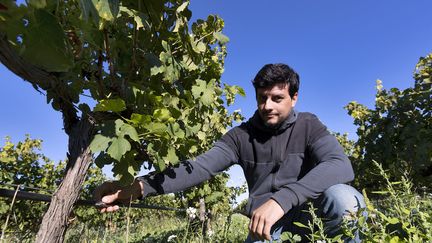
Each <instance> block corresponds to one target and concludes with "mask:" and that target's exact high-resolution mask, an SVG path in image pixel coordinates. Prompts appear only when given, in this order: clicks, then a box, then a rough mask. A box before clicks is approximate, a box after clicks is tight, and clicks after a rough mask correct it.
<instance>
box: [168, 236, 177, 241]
mask: <svg viewBox="0 0 432 243" xmlns="http://www.w3.org/2000/svg"><path fill="white" fill-rule="evenodd" d="M175 238H177V235H170V236H168V240H167V241H168V242H171V241H174V239H175Z"/></svg>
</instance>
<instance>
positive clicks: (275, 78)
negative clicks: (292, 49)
mask: <svg viewBox="0 0 432 243" xmlns="http://www.w3.org/2000/svg"><path fill="white" fill-rule="evenodd" d="M280 83H286V84H288V88H289V95H290V96H291V97H293V96H294V94H295V93H297V92H298V90H299V86H300V76H299V75H298V74H297V73H296V71H294V69H292V68H291V67H290V66H288V65H286V64H283V63H276V64H266V65H264V67H262V68H261V69H260V70H259V71H258V73H257V75H256V76H255V78H254V79H253V80H252V84H253V86H254V87H255V90H256V89H257V88H268V87H272V86H274V85H275V84H280Z"/></svg>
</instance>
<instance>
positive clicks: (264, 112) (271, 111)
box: [256, 84, 298, 127]
mask: <svg viewBox="0 0 432 243" xmlns="http://www.w3.org/2000/svg"><path fill="white" fill-rule="evenodd" d="M297 96H298V94H297V93H295V94H294V96H293V97H292V98H291V97H290V95H289V92H288V84H276V85H274V86H272V87H268V88H258V89H257V90H256V99H257V104H258V113H259V115H260V117H261V119H262V120H263V121H264V124H265V125H266V126H269V127H274V126H277V125H278V124H279V123H281V122H282V121H284V120H285V119H286V118H287V117H288V115H289V114H290V112H291V110H292V108H293V107H294V106H295V104H296V102H297Z"/></svg>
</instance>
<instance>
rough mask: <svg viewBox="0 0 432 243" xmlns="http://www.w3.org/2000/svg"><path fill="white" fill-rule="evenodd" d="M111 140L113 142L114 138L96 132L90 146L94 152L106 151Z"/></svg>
mask: <svg viewBox="0 0 432 243" xmlns="http://www.w3.org/2000/svg"><path fill="white" fill-rule="evenodd" d="M110 142H112V138H109V137H105V136H103V135H101V134H96V135H95V136H94V138H93V140H92V142H91V143H90V146H89V147H90V150H91V151H92V153H97V152H100V151H105V150H106V149H107V148H108V145H109V143H110Z"/></svg>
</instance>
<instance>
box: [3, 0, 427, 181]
mask: <svg viewBox="0 0 432 243" xmlns="http://www.w3.org/2000/svg"><path fill="white" fill-rule="evenodd" d="M190 7H191V10H192V12H193V19H196V18H206V16H207V15H208V14H218V15H219V16H221V17H222V18H223V19H224V20H225V31H224V33H225V34H226V35H227V36H228V37H229V38H230V42H229V43H228V56H227V58H226V63H225V73H224V75H223V76H222V80H223V82H226V83H228V84H231V85H233V84H236V85H240V86H242V87H244V89H245V91H246V94H247V96H246V98H238V100H237V102H236V104H235V105H234V106H233V108H232V109H241V110H242V113H243V115H244V116H245V117H250V116H251V115H252V114H253V112H254V110H255V108H256V105H255V97H254V91H253V87H252V85H251V83H250V81H251V80H252V78H253V77H254V76H255V74H256V72H257V71H258V70H259V69H260V68H261V67H262V66H263V65H264V64H266V63H276V62H283V63H287V64H289V65H290V66H292V67H293V68H294V69H295V70H296V71H297V72H298V73H299V74H300V78H301V85H300V92H299V101H298V103H297V109H298V110H300V111H309V112H312V113H315V114H316V115H318V117H319V118H320V119H321V121H322V122H323V123H324V124H326V125H327V126H328V128H329V129H330V130H332V131H336V132H341V133H343V132H348V133H349V136H350V137H351V138H355V127H354V126H353V125H352V119H351V118H350V117H349V116H348V115H347V113H346V111H345V110H344V109H343V107H344V106H345V105H346V104H347V103H348V102H350V101H353V100H355V101H358V102H359V103H362V104H365V105H368V106H373V104H374V96H375V81H376V79H381V80H383V85H384V87H385V88H390V87H398V88H407V87H409V86H411V85H412V84H413V79H412V71H413V69H414V66H415V64H416V62H417V61H418V58H419V57H420V56H425V55H426V54H428V53H430V52H432V28H431V25H430V10H431V9H432V1H430V0H413V1H406V0H381V1H376V0H362V1H354V0H328V1H316V0H315V1H312V0H295V1H294V0H285V1H283V0H277V1H250V0H249V1H244V0H231V1H228V0H219V1H216V0H192V2H191V5H190ZM0 82H1V84H2V87H3V88H2V89H0V102H1V104H2V108H1V112H0V114H1V116H0V117H1V119H0V137H1V138H4V137H5V136H7V135H9V136H11V137H12V139H13V141H15V142H16V141H18V140H21V139H23V138H24V134H26V133H28V134H31V136H32V137H33V138H40V139H43V140H44V144H43V153H44V154H45V155H47V156H48V157H49V158H52V159H53V160H55V161H58V160H61V159H64V158H65V154H66V150H67V137H66V136H65V134H64V131H63V130H62V121H61V114H60V113H59V112H55V111H54V110H53V109H52V108H51V106H50V105H47V104H46V98H45V97H44V96H43V95H41V94H39V93H37V92H36V91H35V90H34V89H33V88H32V86H31V85H30V84H29V83H27V82H24V81H23V80H21V79H20V78H18V77H16V76H14V75H13V74H11V73H10V72H9V71H8V70H7V69H6V68H5V67H4V66H2V65H1V64H0ZM3 144H4V140H2V141H1V142H0V145H3ZM237 173H238V171H237V172H235V173H234V174H235V176H234V178H232V179H233V181H234V182H240V181H242V180H243V178H242V177H241V176H238V174H237ZM235 184H237V183H235Z"/></svg>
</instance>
